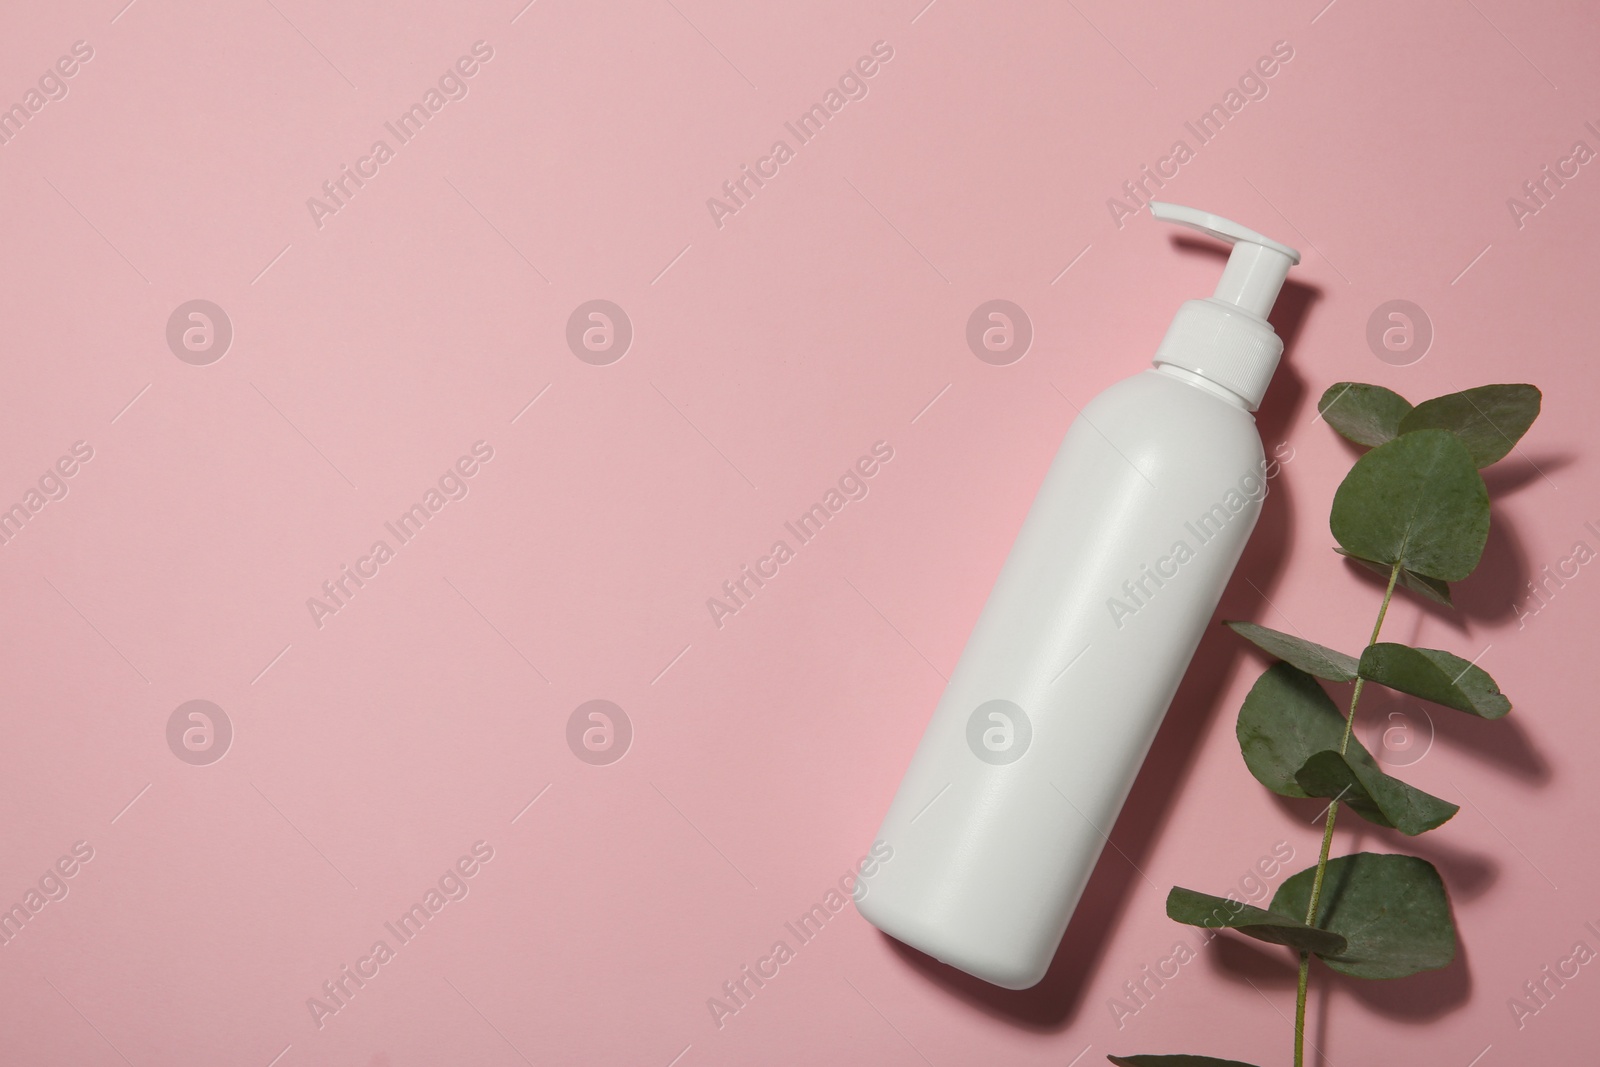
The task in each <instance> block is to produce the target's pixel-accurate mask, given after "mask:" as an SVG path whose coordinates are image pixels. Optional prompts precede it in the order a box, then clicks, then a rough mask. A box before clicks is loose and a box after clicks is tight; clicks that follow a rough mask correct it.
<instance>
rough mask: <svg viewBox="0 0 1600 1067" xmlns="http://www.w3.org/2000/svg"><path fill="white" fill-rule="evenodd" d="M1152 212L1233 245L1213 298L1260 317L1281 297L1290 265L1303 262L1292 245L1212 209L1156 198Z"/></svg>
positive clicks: (1166, 220) (1163, 219)
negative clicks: (1186, 205)
mask: <svg viewBox="0 0 1600 1067" xmlns="http://www.w3.org/2000/svg"><path fill="white" fill-rule="evenodd" d="M1150 214H1152V215H1154V216H1155V217H1156V218H1158V219H1161V220H1162V221H1163V222H1176V223H1177V224H1178V225H1180V226H1187V227H1189V228H1190V229H1192V230H1199V231H1200V232H1201V233H1203V234H1206V235H1207V236H1208V237H1215V238H1216V239H1217V240H1219V241H1226V242H1228V243H1229V244H1231V245H1233V253H1232V254H1231V255H1229V256H1228V265H1227V267H1226V268H1225V269H1224V270H1223V272H1222V279H1221V280H1220V281H1218V282H1217V291H1216V292H1214V293H1212V294H1211V297H1212V299H1213V300H1221V301H1223V302H1225V303H1228V304H1232V305H1233V306H1234V307H1237V308H1240V309H1242V310H1244V311H1248V312H1249V313H1250V314H1252V315H1254V316H1256V317H1257V318H1262V319H1264V318H1266V317H1267V312H1269V311H1271V310H1272V304H1273V302H1274V301H1276V300H1277V299H1278V290H1280V289H1282V288H1283V280H1284V278H1286V277H1288V274H1289V268H1290V267H1292V266H1294V265H1295V264H1296V263H1299V262H1300V253H1299V252H1296V251H1295V250H1294V249H1292V248H1290V247H1289V246H1288V245H1286V244H1281V243H1280V242H1278V241H1274V240H1273V239H1272V238H1270V237H1263V236H1262V235H1261V234H1259V233H1257V232H1256V231H1254V230H1252V229H1248V228H1246V227H1244V226H1240V225H1239V224H1238V223H1237V222H1232V221H1230V220H1228V219H1225V218H1223V217H1222V216H1221V215H1213V214H1211V212H1209V211H1201V210H1199V209H1198V208H1192V207H1183V206H1182V205H1179V204H1165V203H1162V202H1161V201H1159V200H1155V201H1151V203H1150Z"/></svg>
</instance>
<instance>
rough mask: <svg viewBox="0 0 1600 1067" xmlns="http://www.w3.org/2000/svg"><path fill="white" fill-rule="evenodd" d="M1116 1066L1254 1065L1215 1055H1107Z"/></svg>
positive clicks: (1197, 1066) (1237, 1066)
mask: <svg viewBox="0 0 1600 1067" xmlns="http://www.w3.org/2000/svg"><path fill="white" fill-rule="evenodd" d="M1106 1059H1108V1060H1110V1061H1111V1062H1112V1063H1114V1064H1116V1065H1117V1067H1254V1065H1253V1064H1249V1063H1245V1062H1244V1061H1243V1060H1219V1059H1217V1058H1216V1057H1215V1056H1107V1057H1106Z"/></svg>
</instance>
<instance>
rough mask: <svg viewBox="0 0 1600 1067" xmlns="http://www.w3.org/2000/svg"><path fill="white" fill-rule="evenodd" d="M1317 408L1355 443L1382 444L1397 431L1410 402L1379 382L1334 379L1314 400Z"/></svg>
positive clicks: (1407, 411) (1331, 424) (1406, 413)
mask: <svg viewBox="0 0 1600 1067" xmlns="http://www.w3.org/2000/svg"><path fill="white" fill-rule="evenodd" d="M1317 411H1318V412H1320V413H1321V415H1322V417H1323V418H1325V419H1327V420H1328V425H1329V426H1332V427H1333V428H1334V429H1335V430H1338V431H1339V433H1341V434H1343V435H1344V436H1345V437H1348V438H1349V439H1350V440H1352V441H1354V442H1355V443H1356V444H1358V445H1381V444H1383V443H1384V442H1385V441H1390V440H1393V439H1394V438H1395V437H1397V436H1399V434H1400V423H1401V420H1402V419H1404V418H1405V417H1406V416H1407V415H1409V414H1410V413H1411V403H1410V401H1408V400H1407V399H1406V398H1405V397H1403V396H1401V395H1400V394H1399V393H1396V392H1394V391H1393V390H1390V389H1385V388H1384V387H1383V386H1381V385H1363V384H1362V383H1361V382H1335V383H1334V384H1333V385H1330V386H1328V388H1327V391H1326V392H1324V393H1323V394H1322V399H1321V400H1318V401H1317Z"/></svg>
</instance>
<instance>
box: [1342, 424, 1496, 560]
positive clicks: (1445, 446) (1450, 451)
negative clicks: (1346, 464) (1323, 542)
mask: <svg viewBox="0 0 1600 1067" xmlns="http://www.w3.org/2000/svg"><path fill="white" fill-rule="evenodd" d="M1329 526H1330V527H1331V528H1332V530H1333V536H1334V538H1335V539H1336V540H1337V541H1338V542H1339V544H1340V545H1341V546H1342V547H1343V548H1344V549H1345V551H1347V552H1349V553H1350V554H1351V555H1354V556H1359V557H1360V558H1362V559H1370V560H1372V561H1374V562H1376V563H1382V564H1387V565H1389V566H1393V565H1394V564H1396V563H1398V564H1400V565H1401V566H1403V567H1405V568H1406V569H1408V570H1411V571H1415V572H1416V573H1418V574H1421V575H1426V576H1427V577H1429V578H1437V579H1439V580H1440V581H1445V582H1456V581H1460V580H1461V579H1463V578H1465V577H1466V576H1467V575H1469V574H1471V573H1472V571H1473V569H1474V568H1475V567H1477V565H1478V559H1479V557H1480V556H1482V555H1483V543H1484V541H1485V540H1486V539H1487V538H1488V536H1489V490H1488V489H1487V488H1485V486H1484V484H1483V478H1482V477H1481V476H1480V475H1479V474H1478V468H1477V465H1476V464H1475V463H1473V461H1472V455H1471V454H1470V453H1469V452H1468V451H1467V446H1466V445H1464V444H1462V443H1461V439H1460V438H1459V437H1457V436H1456V435H1455V434H1453V433H1451V432H1450V431H1449V430H1417V431H1415V432H1412V433H1405V434H1401V435H1400V436H1399V437H1396V438H1395V439H1394V440H1393V441H1390V442H1389V443H1388V444H1383V445H1379V446H1378V447H1377V448H1374V449H1373V450H1372V451H1371V452H1368V453H1367V454H1366V455H1364V456H1362V457H1361V458H1360V459H1358V460H1356V463H1355V466H1353V467H1351V468H1350V473H1349V474H1347V475H1345V479H1344V481H1343V482H1341V483H1340V484H1339V488H1338V490H1337V491H1336V492H1335V493H1334V494H1333V513H1332V516H1331V517H1330V519H1329Z"/></svg>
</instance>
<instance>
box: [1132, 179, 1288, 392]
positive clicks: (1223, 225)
mask: <svg viewBox="0 0 1600 1067" xmlns="http://www.w3.org/2000/svg"><path fill="white" fill-rule="evenodd" d="M1150 213H1151V214H1152V215H1154V216H1155V217H1156V218H1158V219H1161V220H1163V221H1165V222H1175V223H1177V224H1178V225H1180V226H1188V227H1189V228H1190V229H1194V230H1199V231H1200V232H1201V233H1204V234H1206V235H1208V236H1210V237H1215V238H1216V239H1217V240H1219V241H1226V242H1228V243H1229V244H1231V245H1233V252H1232V254H1230V255H1229V256H1228V265H1227V267H1226V268H1224V269H1223V272H1222V278H1221V280H1219V281H1218V282H1217V289H1216V292H1214V293H1212V294H1211V296H1209V297H1207V298H1205V299H1203V300H1189V301H1185V302H1184V304H1183V306H1182V307H1180V308H1179V309H1178V313H1177V314H1176V315H1175V316H1173V319H1172V325H1171V326H1170V327H1168V329H1167V335H1166V337H1164V338H1162V341H1161V344H1160V346H1158V347H1157V348H1156V355H1155V362H1156V363H1157V364H1161V363H1170V364H1172V365H1173V366H1174V367H1182V368H1183V369H1184V370H1188V371H1193V372H1194V373H1195V374H1198V375H1200V376H1201V377H1202V378H1206V379H1208V380H1210V381H1213V382H1216V383H1217V384H1218V385H1220V386H1222V387H1223V388H1225V389H1228V390H1230V391H1231V392H1234V393H1237V394H1238V395H1239V396H1240V397H1242V398H1243V399H1244V401H1245V403H1246V405H1247V406H1248V407H1249V408H1250V410H1251V411H1254V410H1256V408H1257V407H1259V406H1260V405H1261V397H1262V396H1263V395H1264V394H1265V393H1266V391H1267V383H1268V382H1270V381H1271V380H1272V372H1273V371H1275V370H1277V368H1278V357H1280V356H1281V355H1282V354H1283V341H1282V339H1281V338H1279V337H1278V335H1277V333H1275V332H1274V331H1273V329H1272V326H1271V325H1270V324H1268V322H1267V313H1268V312H1269V311H1271V310H1272V305H1273V302H1274V301H1276V300H1277V299H1278V291H1279V290H1280V289H1282V288H1283V280H1284V278H1285V277H1286V276H1287V275H1288V273H1289V268H1290V267H1292V266H1294V265H1295V264H1296V263H1299V262H1300V253H1299V252H1296V251H1295V250H1294V249H1292V248H1290V247H1289V246H1288V245H1286V244H1281V243H1279V242H1277V241H1274V240H1273V239H1272V238H1270V237H1263V236H1262V235H1261V234H1259V233H1257V232H1255V231H1254V230H1251V229H1247V228H1246V227H1244V226H1240V225H1239V224H1238V223H1236V222H1232V221H1230V220H1228V219H1225V218H1222V217H1221V216H1220V215H1213V214H1211V213H1210V212H1209V211H1200V210H1198V209H1196V208H1192V207H1181V206H1179V205H1177V204H1165V203H1162V202H1160V201H1152V202H1151V204H1150Z"/></svg>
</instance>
